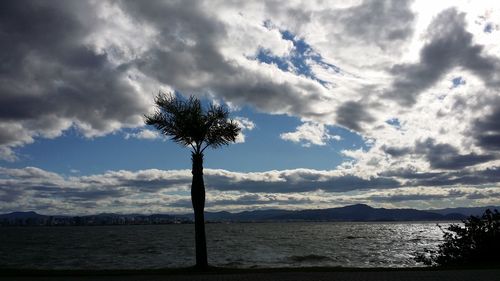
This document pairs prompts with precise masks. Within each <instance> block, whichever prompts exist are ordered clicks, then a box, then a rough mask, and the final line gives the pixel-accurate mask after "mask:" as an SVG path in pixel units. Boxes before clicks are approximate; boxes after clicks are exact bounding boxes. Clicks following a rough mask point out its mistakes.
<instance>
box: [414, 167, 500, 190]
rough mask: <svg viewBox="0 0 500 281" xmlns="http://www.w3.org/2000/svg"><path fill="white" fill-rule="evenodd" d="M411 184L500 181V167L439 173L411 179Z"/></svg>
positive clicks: (469, 183)
mask: <svg viewBox="0 0 500 281" xmlns="http://www.w3.org/2000/svg"><path fill="white" fill-rule="evenodd" d="M407 178H410V181H409V182H408V183H407V185H409V186H449V185H471V186H474V185H482V184H494V183H499V182H500V169H499V167H490V168H486V169H485V170H482V171H466V170H462V171H456V172H447V173H438V174H436V175H435V176H432V177H426V178H417V179H411V177H407Z"/></svg>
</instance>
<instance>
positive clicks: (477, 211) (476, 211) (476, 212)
mask: <svg viewBox="0 0 500 281" xmlns="http://www.w3.org/2000/svg"><path fill="white" fill-rule="evenodd" d="M486 209H490V210H492V211H493V210H495V209H496V210H498V211H500V206H486V207H468V208H464V207H460V208H446V209H435V210H428V211H429V212H433V213H436V214H441V215H450V214H462V215H465V216H480V215H482V214H483V213H484V211H485V210H486Z"/></svg>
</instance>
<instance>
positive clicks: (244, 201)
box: [169, 194, 313, 208]
mask: <svg viewBox="0 0 500 281" xmlns="http://www.w3.org/2000/svg"><path fill="white" fill-rule="evenodd" d="M310 203H313V201H312V200H311V199H309V198H307V197H305V198H293V197H288V198H277V197H276V196H273V195H259V194H246V195H241V196H237V197H234V198H231V199H215V200H209V201H207V203H206V207H208V208H213V207H223V206H256V205H257V206H258V205H269V204H273V205H296V204H310ZM169 206H171V207H179V208H191V207H192V205H191V200H189V199H180V200H177V201H175V202H172V203H169Z"/></svg>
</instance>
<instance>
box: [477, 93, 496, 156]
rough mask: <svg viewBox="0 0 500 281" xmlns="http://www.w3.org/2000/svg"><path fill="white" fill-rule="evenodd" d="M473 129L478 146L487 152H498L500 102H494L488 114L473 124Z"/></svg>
mask: <svg viewBox="0 0 500 281" xmlns="http://www.w3.org/2000/svg"><path fill="white" fill-rule="evenodd" d="M473 128H474V134H475V138H476V141H477V144H478V145H479V146H481V147H483V148H485V149H487V150H494V151H499V150H500V100H497V101H496V104H495V107H494V110H493V111H492V112H491V113H490V114H488V115H486V116H484V117H483V118H481V119H479V120H476V121H475V122H474V124H473Z"/></svg>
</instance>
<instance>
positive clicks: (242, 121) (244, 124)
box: [234, 117, 255, 143]
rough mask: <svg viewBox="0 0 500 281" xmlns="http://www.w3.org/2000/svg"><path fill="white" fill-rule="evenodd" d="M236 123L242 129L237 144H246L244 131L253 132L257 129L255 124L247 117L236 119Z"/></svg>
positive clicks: (237, 137)
mask: <svg viewBox="0 0 500 281" xmlns="http://www.w3.org/2000/svg"><path fill="white" fill-rule="evenodd" d="M234 121H235V122H236V123H237V124H238V126H239V127H240V128H241V131H240V133H239V134H238V136H236V143H244V142H245V137H246V136H245V134H244V131H251V130H253V129H255V123H254V122H253V121H252V120H250V119H248V118H246V117H235V118H234Z"/></svg>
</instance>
